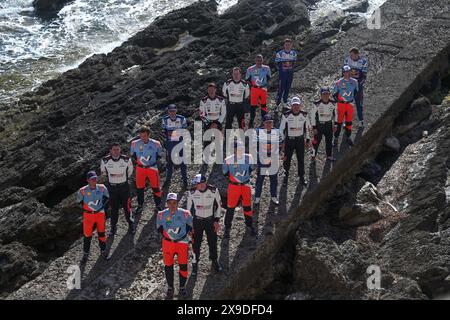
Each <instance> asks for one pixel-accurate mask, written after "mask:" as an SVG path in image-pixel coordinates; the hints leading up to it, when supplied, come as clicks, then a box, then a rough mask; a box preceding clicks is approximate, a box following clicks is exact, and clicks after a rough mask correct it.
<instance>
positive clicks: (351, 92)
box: [333, 78, 358, 139]
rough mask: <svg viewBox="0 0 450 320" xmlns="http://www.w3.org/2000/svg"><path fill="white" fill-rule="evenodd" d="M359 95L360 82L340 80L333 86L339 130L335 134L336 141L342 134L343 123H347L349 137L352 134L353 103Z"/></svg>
mask: <svg viewBox="0 0 450 320" xmlns="http://www.w3.org/2000/svg"><path fill="white" fill-rule="evenodd" d="M357 93H358V81H357V80H355V79H353V78H350V79H348V80H345V79H344V78H341V79H339V80H338V81H336V83H335V84H334V86H333V96H334V98H335V100H336V101H337V114H338V121H337V130H336V132H335V134H334V137H335V138H336V139H338V138H339V135H340V134H341V127H342V123H343V121H345V132H346V134H347V137H350V136H351V134H352V121H353V103H354V98H355V95H356V94H357Z"/></svg>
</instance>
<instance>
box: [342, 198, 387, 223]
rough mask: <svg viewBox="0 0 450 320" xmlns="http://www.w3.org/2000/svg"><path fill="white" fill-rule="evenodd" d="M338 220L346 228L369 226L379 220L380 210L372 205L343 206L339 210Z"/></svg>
mask: <svg viewBox="0 0 450 320" xmlns="http://www.w3.org/2000/svg"><path fill="white" fill-rule="evenodd" d="M339 219H340V220H341V222H342V223H343V224H345V225H348V226H352V227H354V226H361V225H367V224H371V223H373V222H376V221H378V220H379V219H381V210H380V208H378V207H377V206H374V205H372V204H355V205H353V206H344V207H342V208H341V209H340V210H339Z"/></svg>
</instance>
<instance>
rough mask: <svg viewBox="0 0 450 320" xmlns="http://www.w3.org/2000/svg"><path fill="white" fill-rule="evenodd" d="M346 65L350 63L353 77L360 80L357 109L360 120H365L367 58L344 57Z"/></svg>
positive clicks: (356, 96) (356, 97)
mask: <svg viewBox="0 0 450 320" xmlns="http://www.w3.org/2000/svg"><path fill="white" fill-rule="evenodd" d="M344 65H348V66H349V67H350V68H352V70H351V75H352V78H354V79H356V80H358V85H359V90H358V93H357V94H356V95H355V104H356V111H357V113H358V120H359V121H363V120H364V115H363V103H364V83H365V82H366V77H367V71H368V63H367V59H366V58H363V57H360V58H359V59H358V60H356V61H355V60H352V58H350V57H347V58H345V59H344Z"/></svg>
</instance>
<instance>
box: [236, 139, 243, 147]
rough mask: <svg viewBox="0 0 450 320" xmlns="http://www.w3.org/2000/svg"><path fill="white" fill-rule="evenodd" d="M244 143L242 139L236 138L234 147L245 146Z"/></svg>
mask: <svg viewBox="0 0 450 320" xmlns="http://www.w3.org/2000/svg"><path fill="white" fill-rule="evenodd" d="M244 146H245V145H244V143H243V142H242V141H241V140H235V141H234V148H238V147H244Z"/></svg>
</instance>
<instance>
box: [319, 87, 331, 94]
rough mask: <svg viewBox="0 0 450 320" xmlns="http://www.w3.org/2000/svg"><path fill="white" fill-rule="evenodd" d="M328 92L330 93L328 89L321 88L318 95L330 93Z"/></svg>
mask: <svg viewBox="0 0 450 320" xmlns="http://www.w3.org/2000/svg"><path fill="white" fill-rule="evenodd" d="M330 92H331V90H330V87H322V88H320V94H323V93H330Z"/></svg>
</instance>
